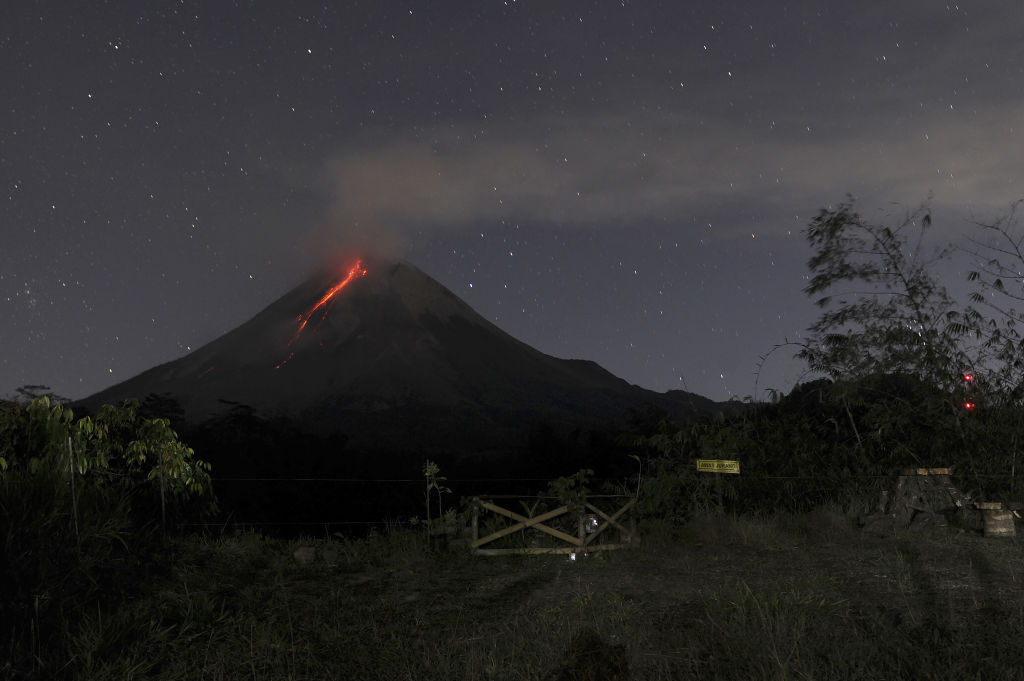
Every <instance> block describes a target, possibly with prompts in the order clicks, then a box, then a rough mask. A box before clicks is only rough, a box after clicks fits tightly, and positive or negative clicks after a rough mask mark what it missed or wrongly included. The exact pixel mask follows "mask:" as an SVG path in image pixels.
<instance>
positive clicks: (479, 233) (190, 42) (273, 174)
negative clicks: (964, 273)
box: [0, 0, 1024, 400]
mask: <svg viewBox="0 0 1024 681" xmlns="http://www.w3.org/2000/svg"><path fill="white" fill-rule="evenodd" d="M1022 29H1024V5H1022V4H1021V3H1020V0H1002V1H1000V0H986V1H985V2H970V1H967V2H961V3H959V4H944V3H942V2H935V1H934V0H906V1H901V2H887V3H855V2H849V0H843V1H842V2H840V1H829V0H808V1H796V2H771V1H767V2H766V1H765V0H752V1H747V2H744V1H736V2H723V1H721V0H714V1H712V0H694V1H692V2H680V1H678V0H676V1H669V2H626V1H622V2H619V1H611V0H607V1H601V2H596V1H595V2H552V1H550V0H548V1H543V2H525V1H519V2H514V1H512V0H508V1H506V2H503V1H501V0H474V1H472V2H438V1H437V0H433V1H417V2H388V1H386V0H371V1H367V2H360V3H356V2H320V3H305V2H269V1H268V2H261V3H248V2H220V1H217V0H214V1H210V2H99V1H98V0H97V1H96V2H89V3H79V2H5V3H3V8H2V9H0V60H2V62H0V63H2V65H3V69H2V74H0V236H2V240H0V321H2V324H0V395H11V394H13V393H14V390H15V389H16V388H17V387H18V386H22V385H24V384H45V385H47V386H49V387H50V388H51V389H52V390H53V391H54V392H56V393H58V394H60V395H63V396H66V397H70V398H78V397H84V396H86V395H89V394H91V393H93V392H96V391H97V390H100V389H102V388H104V387H107V386H108V385H111V384H113V383H115V382H118V381H122V380H125V379H127V378H130V377H131V376H133V375H135V374H137V373H139V372H141V371H143V370H145V369H148V368H150V367H152V366H154V365H156V364H159V363H162V362H166V361H169V360H172V359H175V358H178V357H180V356H182V355H184V354H186V353H187V352H189V350H190V349H195V348H198V347H199V346H201V345H203V344H205V343H207V342H209V341H211V340H213V339H214V338H216V337H217V336H219V335H221V334H223V333H224V332H226V331H229V330H231V329H232V328H234V327H236V326H238V325H239V324H241V323H242V322H244V321H246V320H247V319H249V318H250V317H251V316H253V315H254V314H255V313H257V312H258V311H260V310H261V309H262V308H263V307H265V306H266V305H268V304H269V303H271V302H273V301H274V300H275V299H276V298H277V297H279V296H280V295H282V294H283V293H285V292H286V291H287V290H289V289H291V288H292V287H293V286H295V285H296V284H298V283H299V282H301V281H302V280H304V279H305V278H306V277H308V276H309V275H310V274H311V273H312V272H313V271H314V269H315V267H316V266H317V264H318V261H319V259H320V258H321V257H322V256H323V254H325V253H328V252H334V251H339V252H342V253H350V254H355V253H358V252H362V249H367V248H372V249H373V250H375V251H381V252H384V253H385V254H390V255H393V256H395V257H404V258H406V259H408V260H410V261H411V262H412V263H414V264H415V265H417V266H419V267H420V268H421V269H423V270H424V271H425V272H427V273H428V274H429V275H431V276H433V277H435V278H436V279H438V280H439V281H440V282H441V283H442V284H444V285H445V286H447V287H448V288H450V289H451V290H452V291H454V292H455V293H456V294H457V295H458V296H460V297H462V298H463V299H464V300H465V301H466V302H468V303H469V304H470V305H471V306H473V307H474V308H475V309H476V310H477V311H478V312H480V313H481V314H482V315H483V316H484V317H486V318H488V319H489V320H491V321H493V322H494V323H495V324H497V325H498V326H499V327H501V328H502V329H504V330H506V331H507V332H509V333H510V334H512V335H513V336H515V337H516V338H518V339H520V340H522V341H524V342H526V343H529V344H530V345H533V346H534V347H536V348H538V349H539V350H542V351H544V352H546V353H549V354H553V355H555V356H558V357H569V358H584V359H591V360H594V361H596V362H598V363H599V364H601V365H602V366H604V367H605V368H606V369H608V370H609V371H611V372H612V373H614V374H616V375H618V376H621V377H622V378H624V379H626V380H628V381H630V382H631V383H636V384H638V385H641V386H643V387H646V388H651V389H654V390H659V391H664V390H668V389H674V388H683V389H687V390H690V391H692V392H696V393H700V394H702V395H706V396H708V397H711V398H713V399H716V400H723V399H728V398H730V397H733V396H735V397H738V398H743V397H744V396H747V395H755V396H756V397H759V398H761V397H764V389H765V388H769V387H772V388H778V389H781V390H783V391H788V390H789V389H790V388H791V387H792V386H793V383H794V382H795V381H796V380H798V379H800V378H801V373H802V372H801V368H800V366H799V365H798V364H796V363H795V362H794V361H792V360H791V359H790V357H791V356H792V354H793V350H791V349H783V350H780V351H778V352H776V353H774V354H772V355H771V357H770V358H769V360H768V362H767V364H766V365H765V368H764V371H763V372H762V374H761V376H760V379H759V382H758V384H757V385H756V386H755V376H754V372H755V369H756V367H757V365H758V359H759V356H761V355H764V354H765V353H767V352H769V351H771V350H772V348H773V346H775V345H776V344H778V343H782V342H784V341H786V340H787V339H788V340H790V341H793V340H798V339H799V338H800V337H801V333H802V332H803V330H804V329H806V328H807V326H808V325H809V323H810V322H811V321H813V319H814V318H815V316H816V314H817V312H816V310H815V308H814V307H813V305H812V304H811V303H810V301H809V300H808V299H807V297H806V296H805V295H804V294H803V293H802V288H803V286H804V285H805V283H806V277H807V268H806V261H807V258H808V257H809V255H810V252H809V250H808V248H807V246H806V244H805V241H804V238H803V236H802V230H803V228H804V227H805V226H806V225H807V222H808V220H809V219H810V218H811V217H813V216H814V215H815V214H816V213H817V212H818V211H819V210H820V209H821V208H823V207H825V206H828V205H830V204H832V205H834V204H836V203H837V202H840V201H842V200H843V199H844V197H845V196H846V194H847V193H851V194H853V195H854V196H856V197H857V200H858V207H859V209H860V210H861V212H862V213H864V214H865V215H867V216H869V217H871V218H873V219H877V220H879V221H883V222H892V221H893V220H895V219H897V218H898V217H899V216H900V215H902V214H903V213H904V212H906V211H908V210H912V209H914V208H915V207H917V206H918V205H919V204H920V203H921V202H923V201H925V200H927V199H928V196H929V194H931V195H932V197H933V198H932V199H931V202H930V205H931V207H932V211H933V218H934V224H935V229H936V230H937V232H936V235H937V236H938V237H940V238H954V237H955V236H956V235H959V234H963V233H965V232H967V231H969V229H970V222H971V220H987V219H990V218H993V217H996V216H999V215H1002V214H1005V213H1006V211H1007V207H1008V206H1009V204H1010V203H1011V202H1012V201H1014V200H1016V199H1018V198H1020V197H1021V196H1022V195H1024V182H1022V180H1024V170H1022V168H1024V165H1022V164H1024V161H1022V153H1021V152H1022V151H1024V144H1022V135H1024V120H1022V118H1024V101H1022V99H1024V40H1022V39H1021V31H1022ZM296 312H297V313H298V312H300V311H296Z"/></svg>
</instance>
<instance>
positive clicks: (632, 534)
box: [470, 499, 640, 555]
mask: <svg viewBox="0 0 1024 681" xmlns="http://www.w3.org/2000/svg"><path fill="white" fill-rule="evenodd" d="M479 505H480V508H484V509H486V510H488V511H492V512H494V513H497V514H498V515H503V516H505V517H506V518H511V519H512V520H515V521H516V523H515V524H514V525H510V526H508V527H506V528H504V529H501V530H498V531H497V532H493V533H491V534H489V535H487V536H486V537H480V538H476V532H477V530H476V527H477V525H476V520H475V518H474V523H473V534H474V539H473V543H472V544H471V545H470V546H471V547H472V549H473V551H474V552H476V553H478V554H482V555H500V554H508V553H574V552H579V551H583V550H586V549H589V550H598V549H619V548H623V547H625V546H627V545H629V544H631V543H634V542H639V541H640V537H639V536H638V535H637V534H636V531H635V530H632V529H630V528H627V527H625V526H624V525H623V524H622V523H620V522H619V518H621V517H622V516H623V514H625V513H626V512H627V511H629V510H630V509H632V508H633V507H634V506H635V505H636V501H635V500H634V499H630V500H629V502H627V503H626V505H624V506H623V507H622V508H620V509H619V510H618V511H616V512H615V513H613V514H612V515H608V514H607V513H605V512H604V511H602V510H601V509H599V508H597V507H596V506H594V505H593V504H591V503H590V502H585V503H584V507H585V508H587V509H589V510H590V511H593V512H594V513H595V514H596V515H597V516H599V517H601V518H603V519H604V521H605V522H603V523H599V524H598V526H597V530H596V531H594V533H593V534H587V535H581V536H577V537H574V536H572V535H571V534H568V533H566V532H562V531H561V530H558V529H555V528H554V527H550V526H548V525H545V524H544V523H545V521H548V520H551V519H552V518H557V517H558V516H560V515H563V514H565V513H568V512H569V507H568V506H560V507H558V508H556V509H554V510H553V511H548V512H547V513H542V514H540V515H538V516H534V517H533V518H527V517H526V516H524V515H521V514H519V513H516V512H515V511H510V510H508V509H507V508H502V507H501V506H498V505H497V504H494V503H491V502H489V501H480V502H479ZM531 527H532V528H534V529H537V530H540V531H541V532H544V533H545V534H549V535H551V536H552V537H555V538H557V539H560V540H562V541H564V542H566V543H567V544H569V546H560V547H546V548H540V547H527V548H521V549H483V548H480V547H482V546H484V545H485V544H489V543H491V542H493V541H495V540H496V539H501V538H502V537H505V536H507V535H510V534H513V533H515V532H519V531H522V530H526V529H529V528H531ZM609 527H615V528H617V529H618V530H619V532H620V533H621V537H622V542H621V543H618V544H594V540H595V539H597V537H598V536H600V534H601V533H602V532H604V531H605V530H607V529H608V528H609Z"/></svg>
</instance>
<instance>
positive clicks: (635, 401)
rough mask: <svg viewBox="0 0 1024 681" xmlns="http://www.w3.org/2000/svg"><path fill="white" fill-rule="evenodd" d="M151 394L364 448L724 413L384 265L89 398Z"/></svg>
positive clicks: (288, 298) (431, 445)
mask: <svg viewBox="0 0 1024 681" xmlns="http://www.w3.org/2000/svg"><path fill="white" fill-rule="evenodd" d="M151 395H158V396H163V397H164V398H170V399H173V400H174V401H175V402H176V403H177V405H178V406H179V407H180V409H181V411H182V413H183V415H184V419H185V421H187V422H189V423H193V424H195V423H201V422H204V421H206V420H208V419H210V418H213V417H216V416H218V415H220V414H222V413H224V412H225V411H227V410H228V409H230V408H232V407H234V406H237V405H246V406H247V407H248V408H251V410H252V411H253V412H254V413H256V414H258V415H260V416H262V417H264V418H270V419H287V420H288V421H289V422H291V423H292V424H294V425H295V426H296V427H298V428H299V429H300V430H302V431H304V432H311V433H317V434H321V435H327V434H331V433H339V432H340V433H344V434H345V436H346V438H347V441H348V442H349V444H350V445H352V446H357V447H358V446H367V445H371V444H372V445H373V446H377V447H379V446H382V445H394V446H398V445H402V446H405V445H408V444H410V443H415V445H416V446H417V448H420V449H425V450H430V449H436V448H439V447H440V448H445V447H447V448H449V449H467V448H469V449H480V448H484V449H490V448H493V447H501V446H503V445H504V446H507V445H509V444H510V443H512V442H515V441H517V440H519V439H521V438H517V437H516V436H515V433H516V432H521V431H523V429H524V427H528V426H529V425H530V424H535V423H537V422H544V423H547V424H551V425H553V426H556V427H559V426H563V427H568V426H572V425H574V424H576V425H579V424H593V423H600V422H608V421H614V420H618V419H620V418H621V417H622V416H623V414H624V412H625V411H626V410H627V409H629V408H638V407H641V406H642V405H644V404H652V405H656V406H657V407H659V408H661V409H664V410H665V411H666V412H668V413H669V414H670V415H672V416H674V417H676V418H681V419H689V418H692V417H694V416H699V415H703V414H709V413H712V412H714V411H715V410H716V405H715V403H713V402H711V401H710V400H707V399H705V398H703V397H700V396H698V395H693V394H690V393H685V392H682V391H670V392H668V393H656V392H653V391H648V390H644V389H642V388H640V387H638V386H635V385H630V384H629V383H627V382H626V381H624V380H622V379H620V378H617V377H616V376H614V375H612V374H611V373H609V372H608V371H606V370H604V369H603V368H601V367H600V366H599V365H597V364H596V363H594V362H591V361H584V360H567V359H558V358H555V357H551V356H549V355H546V354H544V353H542V352H540V351H538V350H536V349H534V348H532V347H530V346H528V345H526V344H525V343H522V342H520V341H518V340H516V339H515V338H513V337H511V336H510V335H508V334H507V333H505V332H504V331H502V330H501V329H499V328H498V327H497V326H495V325H494V324H492V323H490V322H489V321H487V320H486V319H484V318H483V317H481V316H480V315H479V314H477V313H476V312H475V311H474V310H473V309H472V308H471V307H470V306H469V305H467V304H466V303H465V302H463V301H462V300H461V299H459V298H458V297H457V296H456V295H455V294H453V293H452V292H451V291H449V290H448V289H447V288H445V287H444V286H442V285H441V284H440V283H438V282H437V281H435V280H434V279H432V278H431V277H429V276H428V275H426V274H425V273H423V272H422V271H420V270H419V269H418V268H417V267H415V266H414V265H412V264H411V263H409V262H405V261H387V260H381V259H364V260H361V261H359V262H358V263H356V264H355V265H353V266H351V267H350V268H349V269H346V270H343V271H341V272H338V271H327V270H325V271H321V272H320V273H318V274H317V275H316V276H314V277H312V278H310V279H309V280H307V281H306V282H304V283H302V284H300V285H299V286H297V287H296V288H294V289H293V290H291V291H290V292H288V293H287V294H285V295H284V296H282V297H281V298H280V299H278V300H277V301H276V302H274V303H272V304H271V305H270V306H269V307H267V308H266V309H264V310H263V311H262V312H260V313H259V314H257V315H256V316H255V317H253V318H252V319H250V320H249V321H248V322H246V323H244V324H242V325H241V326H239V327H238V328H236V329H234V330H232V331H230V332H228V333H226V334H224V335H223V336H221V337H220V338H218V339H216V340H214V341H212V342H211V343H209V344H207V345H205V346H203V347H201V348H199V349H197V350H195V351H193V352H192V353H190V354H188V355H186V356H185V357H182V358H180V359H178V360H175V361H172V362H169V363H167V364H163V365H160V366H157V367H155V368H153V369H150V370H148V371H146V372H144V373H142V374H139V375H138V376H135V377H134V378H131V379H129V380H127V381H124V382H123V383H119V384H117V385H114V386H113V387H111V388H108V389H106V390H104V391H102V392H100V393H97V394H95V395H93V396H91V397H89V398H87V399H86V400H83V402H84V404H85V405H86V406H90V407H95V406H98V405H100V404H103V403H117V402H120V401H121V400H123V399H125V398H128V397H135V398H137V399H140V400H144V399H145V398H146V397H147V396H151ZM510 437H511V438H512V439H511V440H510V439H509V438H510Z"/></svg>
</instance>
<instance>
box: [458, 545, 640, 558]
mask: <svg viewBox="0 0 1024 681" xmlns="http://www.w3.org/2000/svg"><path fill="white" fill-rule="evenodd" d="M628 548H632V546H630V545H629V544H600V545H598V546H592V547H590V550H591V551H597V550H600V551H604V550H606V549H612V550H614V549H628ZM475 553H477V554H479V555H481V556H512V555H516V554H521V555H543V554H570V553H581V551H580V549H579V548H578V547H574V546H554V547H551V548H539V547H530V548H522V549H476V551H475Z"/></svg>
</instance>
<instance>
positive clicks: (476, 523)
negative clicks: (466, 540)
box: [471, 497, 480, 546]
mask: <svg viewBox="0 0 1024 681" xmlns="http://www.w3.org/2000/svg"><path fill="white" fill-rule="evenodd" d="M479 538H480V497H473V544H475V543H476V540H477V539H479ZM471 546H472V544H471Z"/></svg>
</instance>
